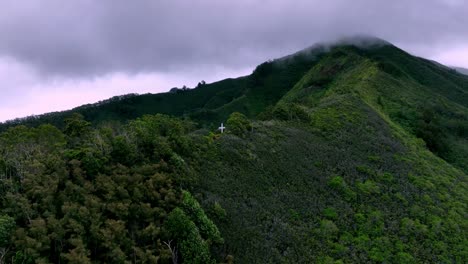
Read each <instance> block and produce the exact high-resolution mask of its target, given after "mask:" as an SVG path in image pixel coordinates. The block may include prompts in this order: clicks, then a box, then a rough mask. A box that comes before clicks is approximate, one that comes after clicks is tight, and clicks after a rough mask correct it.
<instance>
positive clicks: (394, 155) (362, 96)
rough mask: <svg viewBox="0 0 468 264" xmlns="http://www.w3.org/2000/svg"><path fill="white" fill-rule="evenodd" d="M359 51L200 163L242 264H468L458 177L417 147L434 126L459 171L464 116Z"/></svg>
mask: <svg viewBox="0 0 468 264" xmlns="http://www.w3.org/2000/svg"><path fill="white" fill-rule="evenodd" d="M382 48H384V49H387V48H392V47H382ZM392 49H395V48H392ZM368 52H369V51H363V50H356V49H355V48H354V47H340V48H338V49H336V50H333V51H331V52H330V53H329V54H328V55H327V56H326V57H325V58H323V59H322V60H321V61H320V62H319V63H318V64H316V65H315V66H314V67H313V68H312V69H311V70H310V71H309V72H308V73H307V74H306V75H305V76H304V78H303V79H302V80H301V81H299V82H298V84H296V85H295V86H294V87H293V89H291V91H290V92H289V93H288V94H286V95H285V97H284V98H283V99H282V100H281V101H280V103H279V104H278V106H276V108H275V109H273V110H272V111H271V113H270V114H269V115H270V116H271V117H272V118H273V119H280V120H282V121H278V120H276V121H265V122H259V123H256V127H255V129H254V132H251V133H250V134H249V136H248V137H246V138H244V139H242V138H238V137H231V136H226V137H222V139H221V140H220V141H219V142H218V143H217V144H218V145H217V146H216V147H214V149H215V150H214V151H215V153H210V155H209V156H207V157H205V159H204V160H205V161H206V164H204V165H203V166H202V167H203V168H204V169H203V170H202V171H201V173H200V175H202V176H201V177H200V186H199V187H198V188H199V190H200V192H201V193H202V194H203V197H205V200H206V201H208V202H205V203H206V204H209V201H218V202H219V203H220V204H221V205H223V206H224V207H225V208H226V211H227V213H228V215H230V218H229V220H228V221H226V222H221V223H220V224H219V226H220V227H221V231H222V233H224V234H225V236H226V237H228V239H227V241H231V243H232V244H230V246H231V247H232V248H231V249H232V251H233V253H234V255H235V256H238V258H239V259H240V263H281V262H282V261H285V260H286V262H290V263H311V262H313V263H315V262H324V263H329V262H331V261H333V260H339V259H342V260H345V262H352V263H361V262H366V261H372V262H383V261H389V262H391V263H418V262H450V261H456V262H459V261H462V262H463V260H466V258H467V255H466V247H465V245H466V233H464V232H463V234H459V233H458V232H459V230H466V227H467V221H466V220H465V219H466V216H467V210H466V209H467V208H466V199H467V175H466V172H465V173H464V172H463V171H462V170H460V169H457V168H455V167H453V166H452V165H451V164H449V163H447V162H445V161H443V160H441V159H440V158H439V157H437V156H436V155H434V154H433V153H432V152H430V151H429V150H428V148H427V147H426V143H425V142H424V141H423V140H421V139H419V138H416V137H415V135H416V134H417V133H418V129H431V128H430V127H429V125H428V124H426V123H429V124H431V122H434V121H433V120H434V119H439V120H440V121H438V123H437V124H434V123H432V124H431V125H433V126H437V129H440V132H439V133H441V134H439V135H442V133H444V135H448V137H452V139H447V142H444V143H443V144H445V145H443V146H444V147H445V148H446V151H453V152H457V151H458V153H455V154H453V156H447V157H449V158H453V160H451V161H453V164H455V165H456V166H458V167H459V168H461V169H465V170H466V165H467V160H466V157H467V156H468V155H467V154H466V147H467V145H468V144H467V141H466V134H464V133H466V131H467V129H466V120H467V119H466V118H467V112H466V108H465V107H463V106H462V105H461V104H458V102H453V101H451V100H450V99H449V98H447V97H449V96H450V94H451V93H448V95H446V94H445V93H444V91H443V90H442V91H434V86H433V87H427V86H424V83H420V82H419V80H417V79H416V78H412V74H407V75H406V76H405V77H400V78H396V77H395V76H394V75H393V74H392V73H394V70H393V69H392V71H389V70H388V66H387V65H385V64H383V63H382V60H381V59H379V58H377V59H376V58H375V57H373V56H372V55H373V54H376V53H379V51H378V50H372V51H371V52H370V53H371V56H369V55H368V54H367V53H368ZM395 52H400V51H398V50H396V51H395ZM406 56H408V58H411V57H410V56H409V55H406ZM413 59H414V60H416V61H418V60H421V59H418V58H413ZM386 62H388V61H384V63H386ZM421 62H422V65H421V67H424V66H425V65H424V64H423V63H424V62H425V61H424V60H421ZM431 66H432V65H429V67H428V69H431V68H430V67H431ZM431 70H433V71H435V72H437V71H436V70H438V69H435V70H434V69H431ZM421 71H422V70H421ZM389 72H390V73H389ZM442 74H445V73H444V72H443V73H442ZM442 74H441V75H442ZM400 76H401V75H400ZM442 76H443V75H442ZM397 77H398V76H397ZM432 78H435V79H439V78H442V77H439V76H432ZM455 78H456V79H457V80H458V78H460V77H459V76H457V75H455ZM460 80H461V81H460V83H461V84H463V79H462V78H460ZM463 89H464V88H463V86H462V87H461V88H460V90H461V91H466V90H463ZM446 96H447V97H446ZM462 99H463V98H458V101H459V102H460V103H463V101H462ZM464 105H466V104H464ZM423 107H428V109H429V110H427V111H433V112H431V117H428V118H432V119H429V120H427V121H426V120H425V119H424V118H426V117H425V115H428V114H426V113H425V112H423V111H425V110H426V109H424V108H423ZM437 107H439V108H437ZM420 109H422V110H421V112H420V113H419V112H418V110H420ZM442 109H443V110H442ZM411 111H412V112H411ZM401 112H403V113H408V112H409V114H408V118H405V117H402V116H401V114H399V113H401ZM434 116H435V117H434ZM421 119H422V121H421ZM419 122H424V123H422V124H419ZM453 123H456V124H457V125H456V127H459V130H454V128H453V127H450V126H449V124H453ZM419 126H423V127H419ZM430 139H431V138H426V140H430ZM432 140H442V138H432ZM450 140H453V141H450ZM429 147H431V146H430V145H429ZM437 150H439V149H437ZM206 206H207V207H208V205H206ZM447 215H449V216H448V217H447ZM452 217H453V218H452ZM455 223H456V224H455ZM442 226H444V228H446V229H444V231H442V230H441V229H439V228H441V227H442ZM241 230H242V231H241ZM228 243H229V242H228ZM448 256H450V257H448Z"/></svg>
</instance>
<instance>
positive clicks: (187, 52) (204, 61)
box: [0, 0, 468, 120]
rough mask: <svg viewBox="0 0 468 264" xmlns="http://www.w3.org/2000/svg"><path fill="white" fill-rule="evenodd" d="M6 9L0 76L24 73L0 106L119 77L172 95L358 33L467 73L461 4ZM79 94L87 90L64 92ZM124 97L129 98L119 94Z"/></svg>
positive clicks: (74, 4)
mask: <svg viewBox="0 0 468 264" xmlns="http://www.w3.org/2000/svg"><path fill="white" fill-rule="evenodd" d="M0 7H1V8H0V36H1V37H0V58H1V59H0V72H1V71H3V72H4V73H3V74H5V72H7V71H20V70H21V71H22V72H21V73H19V72H13V73H11V72H10V73H8V74H7V76H11V79H9V78H8V77H7V78H6V79H4V76H0V77H2V79H0V89H2V96H1V97H0V105H1V104H4V103H5V102H6V101H8V100H10V99H11V97H17V95H16V94H15V93H12V90H17V87H22V88H21V89H25V90H24V92H25V93H28V92H30V91H31V89H40V90H41V91H42V92H44V93H47V92H50V91H52V90H54V89H55V90H57V89H58V88H57V86H54V85H51V83H52V84H53V83H54V82H53V81H51V80H57V79H61V80H62V81H63V82H65V83H77V82H78V83H87V85H88V86H87V87H92V86H93V85H96V87H95V88H96V89H91V90H92V91H96V93H100V92H101V89H103V88H100V87H101V85H97V83H96V80H104V79H106V78H107V79H109V77H106V76H113V75H116V74H118V73H120V74H121V75H122V76H130V77H128V78H127V79H128V80H136V79H135V78H141V76H143V75H152V76H159V77H158V78H159V80H165V81H164V82H162V81H160V82H157V81H155V83H154V84H155V86H158V85H159V86H160V87H158V88H157V89H156V88H155V89H154V90H152V91H160V90H161V89H166V90H167V89H168V88H170V86H168V85H169V84H172V83H177V82H176V80H177V79H179V78H180V79H182V80H183V79H187V78H189V77H188V75H186V76H185V77H184V75H185V74H186V73H187V72H191V73H192V74H191V77H193V78H194V79H193V80H191V81H196V80H199V79H213V78H212V77H211V76H204V77H203V76H200V74H204V73H208V75H209V73H210V72H213V70H205V71H197V69H198V68H203V69H210V68H211V69H220V68H222V69H224V73H225V74H223V73H222V72H216V74H214V75H213V76H217V77H225V76H228V75H227V74H228V73H233V72H242V73H244V72H245V69H247V68H252V67H253V66H254V65H256V64H258V63H260V62H262V61H264V60H267V59H270V58H275V57H279V56H282V55H286V54H288V53H291V52H294V51H297V50H298V49H302V48H304V47H307V46H309V45H312V44H313V43H315V42H319V41H329V40H333V39H337V38H340V37H343V36H349V35H354V34H367V35H375V36H377V37H380V38H382V39H385V40H388V41H390V42H392V43H394V44H396V45H399V46H400V47H402V48H404V49H407V50H409V51H411V52H413V53H415V54H417V55H420V56H425V57H429V58H441V59H442V60H444V61H442V62H445V63H452V59H456V58H458V60H453V62H456V63H457V64H459V66H464V67H468V60H462V59H460V58H462V57H460V56H468V54H466V50H467V49H468V34H467V31H466V25H468V16H467V15H466V14H467V13H468V1H464V0H414V1H403V0H396V1H375V0H354V1H348V0H333V1H311V0H296V1H291V0H265V1H251V0H238V1H215V0H212V1H208V0H193V1H184V0H170V1H169V0H161V1H154V0H136V1H125V0H100V1H95V0H79V1H78V0H68V1H62V0H29V1H27V2H18V1H15V0H5V1H2V3H0ZM460 52H461V53H460ZM460 54H465V55H460ZM18 65H22V67H18ZM15 67H16V68H15ZM4 68H7V69H4ZM131 76H133V77H131ZM135 76H137V77H135ZM138 76H140V77H138ZM162 76H164V77H162ZM176 76H180V77H176ZM155 78H156V77H155ZM169 78H173V79H171V81H169V82H168V81H167V80H168V79H169ZM31 81H32V82H33V83H34V85H32V86H28V85H25V83H27V82H31ZM178 83H179V85H182V84H183V82H182V81H181V82H178ZM104 86H105V85H104ZM117 86H119V84H118V83H114V85H113V86H112V87H117ZM162 86H164V87H162ZM28 87H29V88H28ZM30 87H33V88H30ZM38 87H40V88H38ZM77 87H79V88H80V89H85V88H83V87H82V86H76V85H63V87H62V88H60V89H65V90H66V91H70V89H71V90H73V92H76V89H78V88H77ZM115 89H117V88H115ZM65 90H60V91H62V92H63V91H65ZM85 90H86V89H85ZM111 92H112V91H111ZM120 92H131V91H127V90H121V89H120V90H119V89H117V90H115V93H114V94H112V95H115V94H118V93H120ZM57 100H60V98H57ZM0 111H4V110H2V108H0ZM0 120H1V117H0Z"/></svg>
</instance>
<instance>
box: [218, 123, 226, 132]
mask: <svg viewBox="0 0 468 264" xmlns="http://www.w3.org/2000/svg"><path fill="white" fill-rule="evenodd" d="M225 129H226V127H225V126H224V124H223V123H221V126H220V127H218V130H221V133H224V130H225Z"/></svg>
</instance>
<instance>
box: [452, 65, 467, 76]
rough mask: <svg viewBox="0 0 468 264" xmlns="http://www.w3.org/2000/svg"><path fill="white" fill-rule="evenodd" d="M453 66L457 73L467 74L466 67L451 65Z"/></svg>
mask: <svg viewBox="0 0 468 264" xmlns="http://www.w3.org/2000/svg"><path fill="white" fill-rule="evenodd" d="M453 68H454V69H455V70H456V71H457V72H459V73H463V74H465V75H468V69H465V68H460V67H453Z"/></svg>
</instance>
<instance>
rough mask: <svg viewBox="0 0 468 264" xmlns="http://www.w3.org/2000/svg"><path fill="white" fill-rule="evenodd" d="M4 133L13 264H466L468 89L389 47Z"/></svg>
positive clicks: (314, 59) (1, 186)
mask: <svg viewBox="0 0 468 264" xmlns="http://www.w3.org/2000/svg"><path fill="white" fill-rule="evenodd" d="M221 122H224V123H225V125H226V127H227V130H226V132H225V133H220V132H219V131H217V130H216V126H215V125H218V124H219V123H221ZM49 123H50V124H49ZM1 129H2V131H3V132H2V133H1V134H0V192H1V196H0V197H1V200H0V204H1V210H0V258H1V260H2V261H3V262H5V263H50V262H52V263H465V262H467V261H468V248H467V246H466V245H468V240H467V230H468V220H467V219H468V211H467V204H468V175H467V174H468V159H467V157H468V76H465V75H462V74H459V73H457V72H456V71H453V70H451V69H450V68H447V67H444V66H441V65H439V64H436V63H434V62H432V61H429V60H425V59H422V58H417V57H414V56H411V55H410V54H408V53H406V52H404V51H402V50H400V49H398V48H396V47H394V46H393V45H391V44H389V43H386V42H383V41H380V40H373V39H367V40H366V41H365V42H364V43H362V42H361V43H359V45H357V44H356V43H340V44H334V45H328V46H327V45H318V46H314V47H312V48H309V49H305V50H303V51H300V52H298V53H296V54H293V55H291V56H288V57H284V58H281V59H277V60H273V61H269V62H265V63H263V64H261V65H260V66H258V67H257V68H256V69H255V71H254V72H253V73H252V74H251V75H249V76H245V77H241V78H238V79H228V80H224V81H220V82H217V83H213V84H204V83H201V84H200V85H199V87H197V88H196V89H192V90H177V91H175V90H174V91H173V92H172V93H166V94H158V95H150V94H148V95H140V96H137V95H131V96H127V97H124V98H115V99H113V100H110V101H107V102H103V103H100V104H98V105H89V106H83V107H80V108H77V109H74V110H71V111H67V112H61V113H52V114H46V115H43V116H39V117H33V118H28V119H21V120H15V121H12V122H8V123H6V124H3V125H2V127H1Z"/></svg>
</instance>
